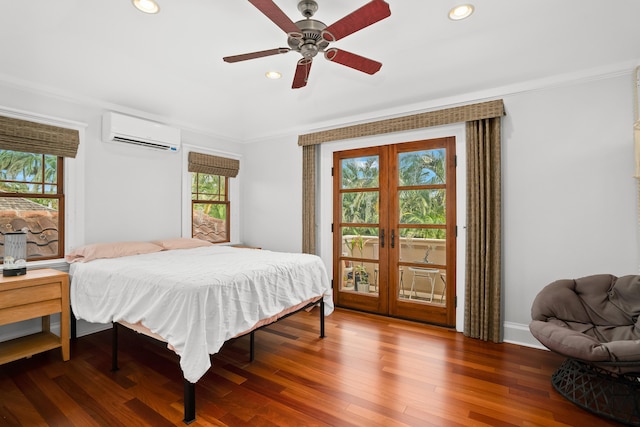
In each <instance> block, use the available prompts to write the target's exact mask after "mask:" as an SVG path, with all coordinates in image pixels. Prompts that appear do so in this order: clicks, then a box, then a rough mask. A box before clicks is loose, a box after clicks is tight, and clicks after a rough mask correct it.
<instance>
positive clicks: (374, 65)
mask: <svg viewBox="0 0 640 427" xmlns="http://www.w3.org/2000/svg"><path fill="white" fill-rule="evenodd" d="M324 57H325V58H327V59H328V60H329V61H331V62H337V63H338V64H342V65H346V66H347V67H351V68H353V69H354V70H358V71H362V72H363V73H367V74H375V73H377V72H378V71H379V70H380V67H382V63H380V62H378V61H374V60H373V59H369V58H365V57H364V56H360V55H356V54H355V53H351V52H347V51H346V50H340V49H336V48H331V49H327V51H326V52H325V53H324Z"/></svg>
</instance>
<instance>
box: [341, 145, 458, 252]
mask: <svg viewBox="0 0 640 427" xmlns="http://www.w3.org/2000/svg"><path fill="white" fill-rule="evenodd" d="M379 172H380V170H379V166H378V157H377V156H371V157H362V158H356V159H345V160H343V162H342V188H343V189H362V191H355V192H348V193H344V194H343V197H342V220H343V222H349V223H364V224H375V223H378V222H379V200H378V192H377V191H367V189H371V188H377V187H378V182H379ZM445 173H446V167H445V150H444V149H439V150H425V151H418V152H409V153H402V154H400V155H399V156H398V177H397V178H398V185H399V186H400V187H411V186H427V185H437V184H445V183H446V176H445ZM445 194H446V193H445V190H444V189H419V190H412V189H406V188H405V189H403V190H401V191H400V192H399V197H400V223H401V224H446V199H445ZM399 233H400V236H401V237H414V238H432V239H444V238H445V236H446V231H445V230H443V229H416V228H401V229H400V231H399ZM343 235H357V236H377V235H378V229H377V228H371V227H346V228H344V229H343Z"/></svg>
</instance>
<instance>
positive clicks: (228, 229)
mask: <svg viewBox="0 0 640 427" xmlns="http://www.w3.org/2000/svg"><path fill="white" fill-rule="evenodd" d="M189 174H190V175H191V179H192V181H191V182H192V185H191V237H192V238H196V237H195V236H194V231H195V230H194V224H193V213H194V209H195V205H196V204H208V205H224V206H225V209H226V220H225V227H226V236H227V238H226V240H222V241H219V242H212V243H215V244H219V243H229V242H231V215H230V212H231V202H230V201H229V177H227V176H223V175H213V174H206V173H200V172H189ZM194 174H195V182H196V183H198V182H199V180H198V177H199V175H209V176H213V177H217V178H218V180H224V199H223V200H206V199H199V198H198V197H197V195H199V194H205V193H200V192H199V191H196V192H194V191H193V179H194ZM196 189H197V184H196ZM194 196H195V198H194ZM218 196H221V194H220V193H219V192H218Z"/></svg>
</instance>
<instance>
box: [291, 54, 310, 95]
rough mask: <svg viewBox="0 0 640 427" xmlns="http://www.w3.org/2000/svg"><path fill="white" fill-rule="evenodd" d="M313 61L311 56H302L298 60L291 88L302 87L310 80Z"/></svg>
mask: <svg viewBox="0 0 640 427" xmlns="http://www.w3.org/2000/svg"><path fill="white" fill-rule="evenodd" d="M312 63H313V59H311V58H302V59H301V60H299V61H298V65H296V74H295V76H293V84H292V85H291V89H300V88H301V87H304V86H306V85H307V80H309V71H311V64H312Z"/></svg>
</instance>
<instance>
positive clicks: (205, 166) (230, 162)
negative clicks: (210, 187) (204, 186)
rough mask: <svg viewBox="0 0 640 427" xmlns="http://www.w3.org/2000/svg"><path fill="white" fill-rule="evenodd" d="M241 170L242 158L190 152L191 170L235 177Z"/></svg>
mask: <svg viewBox="0 0 640 427" xmlns="http://www.w3.org/2000/svg"><path fill="white" fill-rule="evenodd" d="M239 170H240V160H236V159H228V158H226V157H219V156H212V155H210V154H202V153H195V152H193V151H191V152H189V172H198V173H208V174H211V175H222V176H228V177H230V178H235V177H236V176H237V175H238V171H239Z"/></svg>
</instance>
